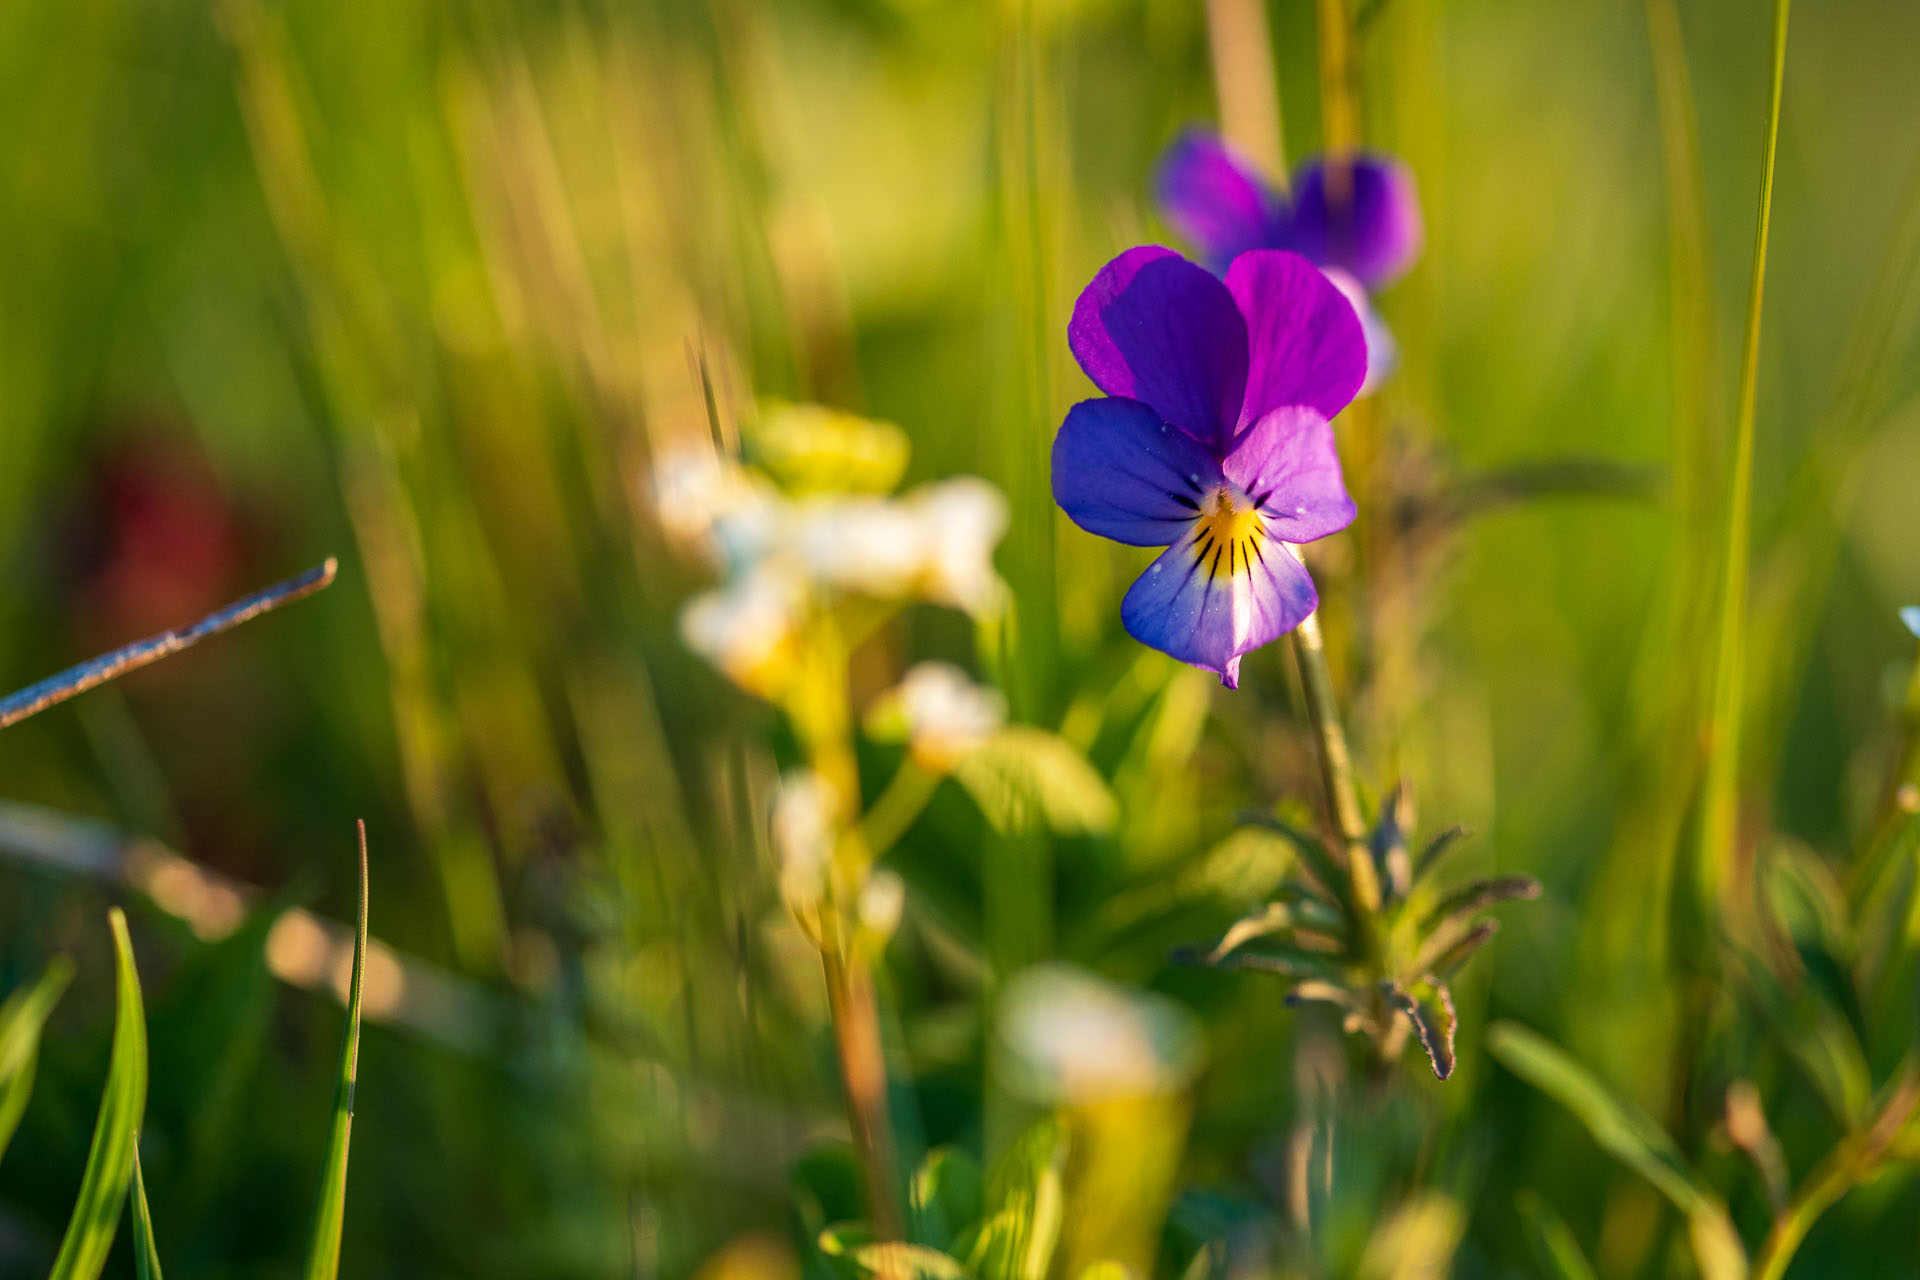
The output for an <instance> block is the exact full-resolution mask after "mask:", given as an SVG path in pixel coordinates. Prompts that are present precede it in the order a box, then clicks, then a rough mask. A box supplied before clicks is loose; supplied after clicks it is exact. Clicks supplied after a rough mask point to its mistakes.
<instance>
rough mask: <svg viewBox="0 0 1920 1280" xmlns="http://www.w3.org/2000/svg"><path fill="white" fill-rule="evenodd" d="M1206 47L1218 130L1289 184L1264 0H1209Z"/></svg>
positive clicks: (1277, 180) (1277, 179) (1283, 185)
mask: <svg viewBox="0 0 1920 1280" xmlns="http://www.w3.org/2000/svg"><path fill="white" fill-rule="evenodd" d="M1207 48H1208V51H1209V52H1210V53H1211V54H1212V57H1213V90H1214V94H1215V95H1216V96H1217V97H1218V99H1219V102H1220V132H1221V133H1222V134H1223V135H1225V136H1226V137H1227V139H1228V140H1229V141H1231V142H1232V143H1233V144H1234V145H1235V146H1236V147H1238V148H1239V149H1240V150H1241V151H1242V152H1244V153H1245V154H1246V156H1247V157H1248V158H1249V159H1251V160H1252V161H1253V162H1254V163H1255V164H1257V165H1259V166H1260V168H1261V169H1262V170H1264V171H1265V172H1266V174H1267V176H1268V177H1270V178H1272V179H1273V181H1274V182H1275V183H1276V184H1278V185H1279V187H1280V188H1281V189H1282V190H1285V189H1286V185H1287V144H1286V131H1285V129H1284V127H1283V125H1282V121H1281V107H1280V82H1279V78H1278V76H1276V75H1275V74H1274V68H1273V36H1272V33H1271V32H1270V31H1269V30H1268V29H1267V8H1266V4H1265V0H1207Z"/></svg>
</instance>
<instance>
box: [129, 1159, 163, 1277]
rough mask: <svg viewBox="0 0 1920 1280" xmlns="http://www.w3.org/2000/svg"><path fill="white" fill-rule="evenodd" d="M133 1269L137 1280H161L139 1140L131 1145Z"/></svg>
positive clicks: (158, 1253)
mask: <svg viewBox="0 0 1920 1280" xmlns="http://www.w3.org/2000/svg"><path fill="white" fill-rule="evenodd" d="M133 1268H134V1274H135V1275H136V1276H137V1277H138V1278H139V1280H161V1277H160V1251H159V1249H158V1248H156V1247H155V1245H154V1243H153V1215H152V1213H150V1212H149V1211H148V1209H147V1179H146V1175H145V1174H143V1173H141V1171H140V1140H139V1136H138V1135H137V1134H136V1135H135V1137H134V1143H133Z"/></svg>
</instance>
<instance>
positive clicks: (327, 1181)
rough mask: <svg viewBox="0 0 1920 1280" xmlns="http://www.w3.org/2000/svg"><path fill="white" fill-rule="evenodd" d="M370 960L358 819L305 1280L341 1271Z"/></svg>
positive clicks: (328, 1278)
mask: <svg viewBox="0 0 1920 1280" xmlns="http://www.w3.org/2000/svg"><path fill="white" fill-rule="evenodd" d="M366 963H367V824H366V823H364V822H362V823H361V824H360V916H359V920H358V922H357V925H356V928H355V932H354V939H353V986H352V988H351V990H350V991H349V992H348V995H347V1034H346V1039H345V1041H344V1042H343V1043H342V1044H341V1046H340V1078H339V1080H338V1081H337V1082H336V1083H335V1085H334V1093H333V1138H332V1140H331V1141H330V1142H329V1143H328V1144H327V1164H326V1169H325V1172H324V1174H323V1175H322V1181H321V1183H320V1204H319V1207H318V1208H317V1209H316V1210H315V1211H314V1218H313V1246H312V1248H310V1249H309V1250H308V1252H307V1272H306V1275H307V1280H334V1277H335V1276H337V1275H338V1274H339V1272H340V1227H341V1224H342V1223H343V1222H344V1221H345V1220H346V1212H347V1142H348V1140H349V1139H350V1138H351V1137H352V1136H353V1089H354V1084H355V1081H356V1079H357V1077H358V1075H359V1070H360V979H361V976H362V974H363V973H364V972H365V969H366Z"/></svg>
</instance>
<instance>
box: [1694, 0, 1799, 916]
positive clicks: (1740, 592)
mask: <svg viewBox="0 0 1920 1280" xmlns="http://www.w3.org/2000/svg"><path fill="white" fill-rule="evenodd" d="M1790 7H1791V0H1774V7H1773V78H1772V87H1771V90H1770V91H1769V93H1768V95H1767V134H1766V147H1765V150H1764V151H1763V153H1762V158H1761V165H1760V213H1759V219H1758V223H1757V225H1756V226H1755V228H1754V236H1753V268H1752V275H1751V278H1750V283H1749V285H1748V290H1747V324H1746V337H1745V341H1744V342H1743V344H1742V347H1741V355H1740V400H1739V408H1738V410H1737V412H1736V415H1735V419H1734V446H1733V448H1734V453H1733V474H1732V481H1731V492H1730V494H1729V496H1728V502H1727V539H1726V556H1725V565H1726V568H1725V574H1726V577H1725V582H1724V584H1723V588H1722V591H1721V596H1720V628H1719V644H1718V659H1717V662H1716V664H1715V669H1714V694H1713V710H1712V713H1711V715H1712V718H1711V720H1710V722H1709V734H1708V744H1709V746H1708V750H1709V755H1708V759H1707V776H1706V793H1705V796H1704V797H1703V801H1702V810H1703V812H1702V816H1701V834H1700V859H1699V866H1698V868H1697V871H1698V875H1699V878H1700V879H1699V888H1700V894H1701V901H1702V905H1703V907H1704V906H1705V905H1707V904H1710V903H1713V902H1714V901H1716V900H1717V899H1718V897H1719V895H1720V892H1721V889H1722V888H1723V886H1724V885H1725V883H1726V882H1727V879H1728V876H1729V874H1730V872H1731V869H1732V865H1733V860H1734V854H1735V844H1736V835H1737V830H1736V829H1737V826H1738V821H1739V799H1740V721H1741V712H1742V710H1743V706H1742V700H1743V689H1744V684H1745V667H1746V645H1745V624H1746V613H1747V575H1748V569H1749V564H1750V562H1751V559H1752V537H1751V533H1752V531H1751V529H1750V525H1751V523H1752V508H1753V430H1754V428H1753V420H1754V412H1755V403H1756V401H1757V399H1758V396H1759V384H1760V313H1761V300H1762V296H1763V294H1764V291H1765V287H1766V279H1767V233H1768V231H1769V230H1770V229H1771V226H1772V222H1773V173H1774V161H1775V158H1776V156H1777V155H1778V152H1779V141H1780V96H1781V89H1782V87H1783V85H1784V83H1785V80H1786V68H1787V12H1788V10H1789V8H1790Z"/></svg>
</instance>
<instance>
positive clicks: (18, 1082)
mask: <svg viewBox="0 0 1920 1280" xmlns="http://www.w3.org/2000/svg"><path fill="white" fill-rule="evenodd" d="M71 981H73V961H71V960H69V959H67V958H66V957H65V956H56V957H54V959H53V961H52V963H50V964H48V965H47V967H46V969H45V970H43V971H42V972H41V974H40V977H39V980H38V981H36V982H35V983H34V984H33V985H32V986H30V987H22V988H21V989H20V990H18V991H16V992H14V993H13V994H12V995H11V996H9V997H7V1002H6V1003H5V1004H0V1155H5V1154H6V1150H7V1143H8V1142H9V1141H10V1140H12V1138H13V1131H14V1130H15V1129H17V1128H19V1127H20V1117H21V1115H22V1114H24V1113H25V1111H26V1109H27V1099H28V1098H29V1097H31V1096H32V1095H33V1068H34V1062H35V1060H36V1059H37V1058H38V1057H39V1053H40V1032H41V1030H42V1029H43V1028H44V1027H45V1026H46V1025H47V1016H48V1015H49V1014H51V1013H52V1012H53V1006H54V1005H56V1004H58V1003H59V1002H60V993H61V992H63V991H65V990H66V989H67V983H69V982H71Z"/></svg>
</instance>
